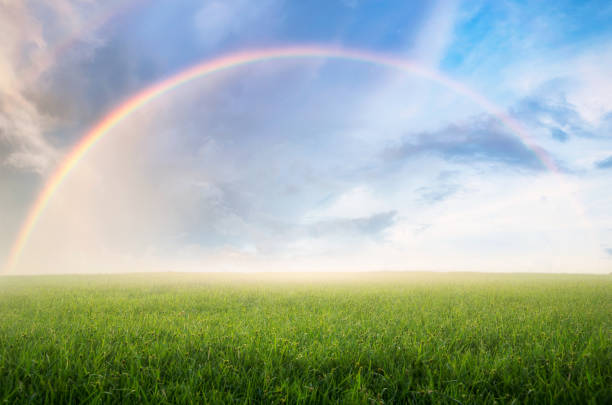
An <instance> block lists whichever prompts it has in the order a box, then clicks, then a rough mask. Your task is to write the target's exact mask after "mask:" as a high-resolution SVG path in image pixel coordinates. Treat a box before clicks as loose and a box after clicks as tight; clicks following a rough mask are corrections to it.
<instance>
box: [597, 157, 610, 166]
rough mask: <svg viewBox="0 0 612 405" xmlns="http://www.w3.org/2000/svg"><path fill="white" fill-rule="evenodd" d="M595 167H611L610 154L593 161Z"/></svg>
mask: <svg viewBox="0 0 612 405" xmlns="http://www.w3.org/2000/svg"><path fill="white" fill-rule="evenodd" d="M595 167H596V168H598V169H612V156H609V157H607V158H605V159H603V160H600V161H599V162H597V163H595Z"/></svg>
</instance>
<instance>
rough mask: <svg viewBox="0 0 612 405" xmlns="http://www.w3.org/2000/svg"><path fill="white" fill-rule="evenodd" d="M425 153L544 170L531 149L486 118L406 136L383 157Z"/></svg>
mask: <svg viewBox="0 0 612 405" xmlns="http://www.w3.org/2000/svg"><path fill="white" fill-rule="evenodd" d="M428 153H431V154H437V155H440V156H441V157H443V158H444V159H446V160H450V161H456V162H461V163H465V162H474V161H484V162H497V163H503V164H505V165H509V166H515V167H520V168H525V169H530V170H542V169H544V165H543V164H542V162H541V161H540V160H539V158H538V156H537V155H536V154H535V153H534V152H533V151H532V150H530V149H529V148H528V147H527V146H525V144H523V143H522V142H521V141H520V139H519V138H517V137H516V136H514V135H511V134H509V133H507V132H506V131H505V130H503V129H502V128H500V125H499V124H498V123H496V122H495V121H494V120H493V119H490V118H487V119H480V120H474V121H473V122H471V123H469V124H465V125H449V126H447V127H445V128H442V129H440V130H438V131H435V132H423V133H419V134H416V135H409V136H407V137H405V138H404V141H403V142H402V143H400V144H399V145H395V146H392V147H388V148H387V149H386V150H385V151H384V157H385V158H386V159H395V160H405V159H410V158H412V157H415V156H418V155H421V154H428Z"/></svg>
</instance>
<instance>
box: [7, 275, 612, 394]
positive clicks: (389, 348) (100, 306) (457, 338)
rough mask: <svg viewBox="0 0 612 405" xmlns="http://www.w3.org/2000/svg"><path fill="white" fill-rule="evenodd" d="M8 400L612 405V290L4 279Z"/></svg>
mask: <svg viewBox="0 0 612 405" xmlns="http://www.w3.org/2000/svg"><path fill="white" fill-rule="evenodd" d="M0 400H2V401H4V402H7V403H28V402H35V403H39V402H56V403H60V402H61V403H69V402H70V403H77V402H78V403H80V402H84V401H87V402H104V403H118V402H155V403H189V402H212V403H232V402H238V403H248V402H265V403H267V402H276V403H326V402H328V403H329V402H343V403H454V404H457V403H461V404H473V403H495V402H497V403H533V404H543V403H598V404H603V403H612V277H610V276H570V275H508V274H506V275H487V274H455V275H451V274H419V273H398V274H391V273H378V274H345V275H341V274H331V275H319V276H314V275H308V274H298V275H293V276H286V275H274V274H267V275H263V274H260V275H239V274H230V275H221V274H199V275H188V274H153V275H151V274H148V275H145V274H140V275H137V274H132V275H114V276H111V275H107V276H48V277H2V278H0Z"/></svg>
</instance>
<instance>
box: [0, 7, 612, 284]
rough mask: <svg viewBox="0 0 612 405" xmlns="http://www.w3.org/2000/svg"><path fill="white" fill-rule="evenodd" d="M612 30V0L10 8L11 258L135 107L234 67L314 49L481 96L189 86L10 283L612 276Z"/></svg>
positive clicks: (44, 230) (411, 80)
mask: <svg viewBox="0 0 612 405" xmlns="http://www.w3.org/2000/svg"><path fill="white" fill-rule="evenodd" d="M610 21H612V3H610V2H609V1H557V2H528V1H508V0H501V1H458V0H457V1H454V0H441V1H428V2H406V1H403V0H398V1H383V0H320V1H319V0H312V1H307V2H306V1H301V2H297V1H286V0H261V1H248V0H208V1H199V0H198V1H195V0H193V1H192V0H180V1H170V0H127V1H126V0H108V1H98V2H96V1H93V0H44V1H42V0H41V1H36V0H32V1H23V0H0V229H1V230H2V231H1V232H0V267H2V266H3V265H2V264H3V263H7V262H8V261H9V256H10V252H11V249H12V248H13V246H14V244H15V240H16V238H17V235H18V234H19V231H20V229H21V228H22V226H23V224H24V221H25V220H26V217H27V215H28V212H30V210H31V209H32V206H33V204H34V202H35V200H36V198H37V196H38V195H39V193H40V192H41V191H42V190H43V189H44V186H45V183H46V182H47V181H48V179H49V178H50V177H51V176H52V175H53V173H54V172H55V171H56V170H57V168H58V167H59V166H60V165H61V163H62V162H63V161H64V159H65V158H66V157H67V156H69V154H70V152H71V150H72V148H74V147H75V145H77V144H78V142H79V140H81V139H83V137H84V135H85V134H86V133H87V132H88V130H89V129H90V128H92V127H93V126H95V124H96V123H97V122H99V121H100V120H101V119H103V118H104V117H105V116H106V115H107V114H108V113H109V112H110V111H112V110H113V108H115V107H116V106H118V105H120V104H121V102H123V101H125V100H128V99H130V97H131V96H133V95H135V94H137V93H138V92H139V91H141V90H143V89H145V88H147V87H149V86H151V85H154V84H155V83H157V82H159V81H160V80H163V79H165V78H168V77H171V76H172V75H175V74H178V73H180V72H181V71H183V70H185V69H188V68H189V67H191V66H194V65H196V64H198V63H202V62H204V61H207V60H214V59H215V58H218V57H222V56H224V55H229V54H232V53H234V52H244V51H255V50H262V49H271V48H285V47H296V46H305V45H309V46H313V45H316V46H324V47H333V48H342V49H352V50H358V51H362V52H370V53H375V54H378V55H385V56H387V57H391V58H394V59H397V60H404V61H410V63H413V64H415V65H417V66H419V67H420V69H422V70H425V71H428V72H435V74H439V75H440V76H443V77H445V78H448V79H450V80H452V81H453V82H456V83H460V85H461V86H463V88H467V89H469V91H470V93H472V94H476V95H477V97H476V98H475V97H467V96H466V95H465V93H461V92H458V91H456V89H453V88H452V86H448V85H445V84H444V83H441V82H439V81H432V80H430V79H428V78H427V77H424V76H422V75H416V74H414V73H410V72H406V71H404V70H401V69H395V68H393V67H389V66H382V65H380V64H372V63H366V62H364V61H357V60H347V59H337V58H324V57H318V58H287V59H283V60H267V61H265V60H264V61H259V62H257V63H252V64H249V65H245V66H239V67H234V68H231V69H226V70H224V71H222V72H219V73H215V74H212V75H208V76H206V77H202V78H200V79H196V80H192V81H190V82H189V83H188V84H186V85H184V86H181V87H177V88H175V89H172V90H171V91H168V92H166V93H164V95H163V96H160V97H158V98H156V99H154V100H152V101H151V102H149V103H147V104H146V105H145V106H143V107H142V108H140V109H138V110H137V111H135V112H134V113H132V114H130V115H129V116H128V117H127V118H126V119H124V120H123V121H122V122H121V123H120V124H119V125H117V126H115V127H114V128H113V129H112V130H111V131H109V132H108V133H107V134H105V136H104V137H103V138H102V139H101V140H100V141H98V142H97V143H96V144H95V145H94V147H92V148H91V149H90V150H89V151H88V152H87V154H86V155H85V156H84V157H83V158H82V159H81V160H80V161H79V162H78V164H77V165H76V166H75V168H74V169H72V170H71V171H70V172H69V174H68V175H67V176H66V177H65V179H64V180H63V182H62V183H61V185H60V186H59V187H58V188H57V189H56V190H55V192H54V193H53V195H52V197H51V199H50V200H49V203H48V204H47V205H46V206H45V208H44V210H43V212H42V214H41V215H40V216H39V218H38V220H37V221H36V224H35V226H34V227H33V229H32V231H31V233H30V234H29V236H28V238H27V240H26V243H25V245H24V248H23V251H22V252H20V254H19V257H18V260H17V262H16V264H15V266H14V268H11V270H10V273H16V274H25V273H49V274H52V273H64V272H77V273H90V272H124V271H374V270H419V271H420V270H426V271H429V270H431V271H491V272H499V271H513V272H574V273H609V272H610V271H612V210H611V209H610V207H612V24H610V23H609V22H610ZM478 99H486V100H488V101H487V103H489V105H492V106H495V110H496V111H497V113H494V112H493V111H491V109H490V108H489V109H487V108H486V106H483V104H482V103H481V102H480V103H479V102H477V101H478ZM500 115H504V116H506V117H508V119H509V120H510V121H512V122H516V123H517V125H518V128H519V131H517V128H511V127H509V126H508V125H505V123H504V122H503V121H502V120H500ZM519 132H521V133H519Z"/></svg>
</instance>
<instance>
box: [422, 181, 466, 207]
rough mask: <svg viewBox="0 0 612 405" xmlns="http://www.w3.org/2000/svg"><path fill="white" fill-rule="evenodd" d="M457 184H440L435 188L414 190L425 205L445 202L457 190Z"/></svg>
mask: <svg viewBox="0 0 612 405" xmlns="http://www.w3.org/2000/svg"><path fill="white" fill-rule="evenodd" d="M459 188H460V187H459V185H457V184H440V185H437V186H428V187H420V188H418V189H417V190H416V192H417V193H419V194H420V195H421V200H422V201H423V202H425V203H430V204H432V203H436V202H440V201H443V200H445V199H446V198H448V197H450V196H451V195H453V194H455V193H456V192H457V191H458V190H459Z"/></svg>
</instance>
